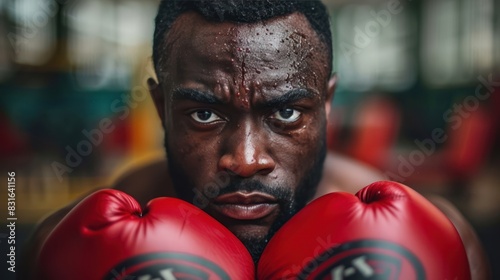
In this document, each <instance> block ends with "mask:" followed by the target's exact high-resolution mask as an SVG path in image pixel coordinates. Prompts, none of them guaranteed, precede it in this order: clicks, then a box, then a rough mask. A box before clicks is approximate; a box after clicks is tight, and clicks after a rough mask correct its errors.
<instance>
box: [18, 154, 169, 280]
mask: <svg viewBox="0 0 500 280" xmlns="http://www.w3.org/2000/svg"><path fill="white" fill-rule="evenodd" d="M108 188H113V189H117V190H120V191H123V192H125V193H127V194H129V195H131V196H132V197H134V198H135V199H136V200H137V201H138V202H139V203H140V204H141V205H143V206H144V205H146V203H147V202H148V201H149V200H151V199H153V198H155V197H159V196H173V194H174V192H173V188H172V185H171V183H170V179H169V176H168V168H167V162H166V160H159V161H154V162H150V163H148V164H145V165H142V166H137V167H135V168H132V169H131V170H128V171H127V172H125V173H123V174H119V175H118V176H117V179H115V180H114V183H113V184H112V185H111V186H109V187H108ZM98 189H99V188H96V189H93V190H91V191H89V192H87V193H85V194H83V195H82V196H80V197H79V198H77V199H76V200H74V201H73V202H71V203H69V204H68V205H67V206H65V207H63V208H61V209H59V210H57V211H55V212H53V213H51V214H49V215H48V216H46V217H45V218H43V219H42V220H41V221H40V222H39V223H38V225H37V226H36V227H35V230H34V231H33V232H32V233H31V235H30V237H29V238H28V241H27V242H26V243H25V244H24V249H23V257H22V263H21V264H20V272H19V275H18V279H20V280H25V279H36V277H35V276H34V275H31V274H30V272H32V271H34V268H35V264H36V258H37V256H38V254H39V251H40V249H41V247H42V245H43V242H45V240H46V239H47V237H48V236H49V234H50V233H51V232H52V230H53V229H54V228H55V227H56V226H57V224H58V223H59V222H60V221H61V220H62V219H63V218H64V217H65V216H66V215H67V214H68V213H69V212H70V211H71V210H72V209H73V208H74V207H75V206H76V205H77V204H78V203H79V202H80V201H82V200H83V199H84V198H85V197H87V196H88V195H90V194H91V193H93V192H95V191H97V190H98Z"/></svg>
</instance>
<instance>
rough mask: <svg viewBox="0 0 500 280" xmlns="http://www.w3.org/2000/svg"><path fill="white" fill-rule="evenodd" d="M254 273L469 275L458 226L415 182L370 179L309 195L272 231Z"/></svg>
mask: <svg viewBox="0 0 500 280" xmlns="http://www.w3.org/2000/svg"><path fill="white" fill-rule="evenodd" d="M257 270H258V272H257V276H258V279H334V280H350V279H356V280H359V279H389V280H423V279H427V280H432V279H436V280H438V279H439V280H443V279H454V280H459V279H470V277H471V276H470V271H469V263H468V260H467V255H466V252H465V248H464V246H463V243H462V240H461V239H460V236H459V234H458V232H457V231H456V229H455V227H454V226H453V224H452V223H451V222H450V221H449V220H448V218H447V217H446V216H445V215H444V214H443V213H441V212H440V211H439V210H438V209H437V208H436V207H434V205H432V204H431V203H430V202H429V201H427V200H426V199H425V198H424V197H422V196H421V195H420V194H418V193H417V192H415V191H414V190H412V189H410V188H408V187H405V186H403V185H401V184H398V183H395V182H377V183H373V184H371V185H369V186H367V187H365V188H364V189H362V190H360V191H359V192H358V193H357V194H356V195H355V196H354V195H352V194H348V193H331V194H327V195H325V196H323V197H320V198H318V199H316V200H315V201H313V202H311V203H310V204H309V205H307V206H306V207H305V208H304V209H302V210H301V211H300V212H299V213H297V215H295V216H294V217H293V218H292V219H290V221H288V222H287V223H286V224H285V225H284V226H283V227H282V228H281V229H280V230H279V231H278V232H277V233H276V234H275V235H274V237H273V238H272V239H271V241H270V242H269V244H268V246H267V247H266V249H265V250H264V253H263V254H262V257H261V259H260V261H259V264H258V266H257Z"/></svg>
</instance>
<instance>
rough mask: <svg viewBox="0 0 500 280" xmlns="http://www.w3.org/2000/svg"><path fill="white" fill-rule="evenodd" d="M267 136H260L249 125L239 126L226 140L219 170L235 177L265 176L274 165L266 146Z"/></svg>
mask: <svg viewBox="0 0 500 280" xmlns="http://www.w3.org/2000/svg"><path fill="white" fill-rule="evenodd" d="M266 138H267V135H261V134H260V133H258V131H256V130H255V129H253V128H252V126H251V125H245V126H240V127H238V128H237V129H235V130H234V131H233V133H232V134H231V137H228V138H227V139H226V143H224V144H225V145H226V146H225V147H224V148H223V154H222V156H221V157H220V159H219V166H218V167H219V169H220V170H224V171H228V172H230V173H233V174H235V175H237V176H241V177H251V176H253V175H257V174H259V175H267V174H269V173H271V172H272V171H273V170H274V168H275V167H276V163H275V161H274V159H273V157H272V156H271V154H270V153H269V146H268V145H266V142H267V141H266Z"/></svg>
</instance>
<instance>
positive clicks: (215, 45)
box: [166, 12, 322, 60]
mask: <svg viewBox="0 0 500 280" xmlns="http://www.w3.org/2000/svg"><path fill="white" fill-rule="evenodd" d="M166 43H167V46H168V47H169V48H170V50H168V53H171V52H172V51H174V49H175V48H177V49H180V50H186V49H187V48H189V50H190V51H192V52H194V53H198V54H207V55H214V56H216V55H220V53H221V51H228V52H236V51H237V52H247V53H250V52H251V51H252V48H256V47H258V48H259V50H260V51H261V53H259V55H260V56H261V58H262V59H264V60H265V59H266V56H269V55H270V54H272V51H278V52H279V50H280V48H282V47H283V46H284V45H285V44H286V45H289V46H291V47H295V48H296V49H297V50H296V51H299V50H304V47H306V48H312V47H313V46H315V47H316V48H318V47H319V45H321V44H322V43H321V40H320V39H319V37H318V36H317V34H316V33H315V31H314V30H313V29H312V28H311V27H310V25H309V22H308V21H307V19H306V17H305V16H304V15H302V14H300V13H293V14H289V15H284V16H279V17H275V18H272V19H268V20H265V21H261V22H257V23H235V22H213V21H208V20H206V19H205V18H203V16H201V15H200V14H198V13H196V12H187V13H184V14H182V15H180V16H179V17H178V18H177V19H176V21H175V22H174V24H173V25H172V28H171V30H170V32H169V33H168V36H167V38H166ZM174 52H175V51H174ZM285 55H287V54H285ZM275 58H276V57H274V56H273V57H268V59H275Z"/></svg>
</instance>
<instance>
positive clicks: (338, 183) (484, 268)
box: [316, 153, 491, 280]
mask: <svg viewBox="0 0 500 280" xmlns="http://www.w3.org/2000/svg"><path fill="white" fill-rule="evenodd" d="M381 180H386V178H385V177H384V176H383V174H382V173H381V172H379V171H378V170H376V169H373V168H371V167H369V166H367V165H365V164H363V163H361V162H358V161H356V160H354V159H350V158H348V157H345V156H342V155H339V154H334V153H329V154H328V156H327V158H326V159H325V165H324V169H323V178H322V181H321V183H320V185H319V187H318V192H317V194H316V197H319V196H321V195H324V194H327V193H331V192H338V191H343V192H349V193H356V192H357V191H359V190H360V189H361V188H363V187H365V186H367V185H369V184H370V183H373V182H376V181H381ZM426 198H427V199H428V200H429V201H430V202H432V203H433V204H434V205H435V206H436V207H437V208H438V209H439V210H441V212H443V213H444V214H445V215H446V216H447V217H448V219H450V221H451V222H452V223H453V225H454V226H455V228H456V229H457V231H458V233H459V234H460V237H461V239H462V242H463V243H464V245H465V248H466V251H467V257H468V259H469V264H470V266H471V274H472V279H473V280H487V279H491V272H490V264H489V262H488V259H487V257H486V254H485V252H484V249H483V247H482V245H481V242H480V240H479V238H478V237H477V235H476V233H475V231H474V229H473V227H472V226H471V225H470V223H469V222H468V221H467V219H466V218H465V217H464V216H463V215H462V214H461V213H460V211H459V210H458V209H457V208H456V207H455V206H454V205H453V204H452V203H451V202H450V201H448V200H447V199H445V198H444V197H441V196H437V195H432V196H426Z"/></svg>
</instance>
